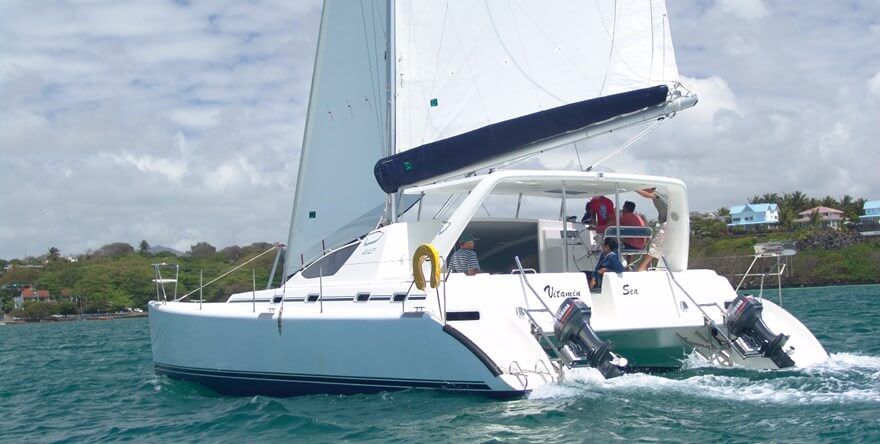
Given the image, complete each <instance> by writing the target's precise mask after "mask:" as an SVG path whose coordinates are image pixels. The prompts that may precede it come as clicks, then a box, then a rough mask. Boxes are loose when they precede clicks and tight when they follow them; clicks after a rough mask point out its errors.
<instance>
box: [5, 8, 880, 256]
mask: <svg viewBox="0 0 880 444" xmlns="http://www.w3.org/2000/svg"><path fill="white" fill-rule="evenodd" d="M667 3H668V9H669V14H670V18H669V20H670V26H671V32H672V38H673V42H674V44H675V50H676V57H677V60H678V66H679V71H680V72H681V74H682V82H683V83H684V84H685V86H687V87H688V88H689V89H691V90H693V91H695V92H696V93H697V94H698V95H699V97H700V103H699V104H698V105H697V106H696V107H695V108H693V109H691V110H687V111H685V112H682V113H680V114H679V115H678V116H676V117H675V118H673V119H670V120H669V121H668V122H666V123H664V124H663V125H661V126H660V127H659V128H658V129H656V130H654V131H652V132H651V133H649V134H647V135H646V136H644V137H643V138H641V139H639V141H638V142H636V143H635V144H634V145H633V146H631V147H630V148H628V149H627V150H626V151H624V152H623V153H621V154H620V155H618V156H616V157H615V158H613V159H612V160H611V161H609V162H608V163H607V164H605V165H604V168H605V169H606V170H608V171H627V172H643V173H647V174H657V175H665V176H672V177H677V178H680V179H682V180H683V181H684V182H685V183H686V184H687V185H688V189H689V204H690V208H691V209H692V210H713V209H716V208H718V207H721V206H726V207H729V206H731V205H737V204H742V203H745V200H746V199H747V198H748V197H750V196H752V195H755V194H763V193H768V192H776V193H780V194H781V193H783V192H790V191H795V190H798V191H802V192H804V193H806V194H808V195H810V196H814V197H824V196H825V195H831V196H833V197H836V198H839V197H841V196H843V195H844V194H849V195H851V196H853V197H865V198H868V199H880V149H878V148H880V147H878V142H877V141H878V140H880V45H878V42H880V2H876V1H870V0H866V1H861V2H860V1H840V2H828V1H824V0H804V1H798V2H791V1H766V0H716V1H712V0H669V1H668V2H667ZM320 9H321V5H320V2H317V1H304V0H299V1H294V2H291V1H282V0H277V1H276V0H252V1H248V2H242V1H239V2H227V1H185V0H178V1H160V0H153V1H149V2H119V1H105V0H88V1H86V0H81V1H65V0H55V1H48V0H45V1H44V0H21V1H19V0H0V171H2V173H0V258H5V259H11V258H20V257H24V256H28V255H33V256H36V255H41V254H45V252H46V251H47V250H48V248H49V247H53V246H54V247H57V248H60V249H61V252H62V254H65V255H76V254H79V253H83V252H85V251H87V250H89V249H97V248H100V247H101V246H102V245H105V244H108V243H111V242H127V243H130V244H132V245H134V246H136V245H137V244H138V243H139V242H140V241H141V240H142V239H144V240H147V241H148V242H149V243H150V244H152V245H164V246H169V247H174V248H177V249H179V250H182V251H186V250H188V249H189V247H190V246H191V245H193V244H195V243H197V242H199V241H207V242H209V243H211V244H213V245H215V246H217V247H219V248H222V247H224V246H228V245H234V244H238V245H246V244H250V243H252V242H258V241H268V242H273V241H280V242H285V241H286V236H287V231H288V228H289V224H290V214H291V206H292V203H293V190H294V186H295V184H296V174H297V168H298V160H299V147H300V144H301V140H302V132H303V127H304V123H305V117H306V116H305V112H306V106H307V104H308V94H309V87H310V81H311V70H312V66H313V63H314V53H315V46H316V39H317V32H318V26H319V20H320ZM625 136H626V134H624V135H619V136H612V137H607V138H603V139H602V140H593V141H590V142H587V143H585V144H581V145H580V148H581V149H582V150H584V149H589V150H595V152H608V151H611V150H613V149H614V148H616V146H617V145H619V144H620V143H622V142H623V140H624V137H625ZM537 162H538V163H539V164H541V165H544V166H548V167H561V166H568V167H571V166H572V165H573V164H572V153H571V151H570V150H568V151H566V150H565V149H560V150H557V151H555V152H551V153H549V154H546V155H544V156H543V157H541V158H539V159H537Z"/></svg>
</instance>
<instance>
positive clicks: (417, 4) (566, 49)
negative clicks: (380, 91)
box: [395, 0, 678, 152]
mask: <svg viewBox="0 0 880 444" xmlns="http://www.w3.org/2000/svg"><path fill="white" fill-rule="evenodd" d="M396 29H397V31H396V33H395V36H396V39H395V40H396V42H395V46H396V53H397V56H396V76H395V88H396V103H397V111H396V138H397V139H396V152H403V151H406V150H409V149H411V148H414V147H419V146H421V145H425V144H428V143H431V142H434V141H437V140H442V139H447V138H450V137H453V136H456V135H459V134H462V133H465V132H468V131H471V130H474V129H477V128H481V127H485V126H488V125H492V124H495V123H498V122H503V121H506V120H510V119H513V118H517V117H520V116H524V115H528V114H532V113H535V112H538V111H543V110H547V109H550V108H556V107H559V106H562V105H566V104H571V103H576V102H580V101H584V100H589V99H593V98H597V97H603V96H607V95H611V94H615V93H621V92H627V91H632V90H636V89H640V88H646V87H651V86H657V85H662V84H666V85H670V84H672V83H674V82H676V81H677V79H678V69H677V67H676V63H675V54H674V52H673V49H672V40H671V37H670V34H669V26H668V21H667V16H666V5H665V2H664V1H663V0H620V1H615V0H595V1H583V0H565V1H553V2H537V1H522V0H519V1H516V0H514V1H500V0H497V1H496V0H483V1H479V0H447V1H418V0H399V1H397V2H396Z"/></svg>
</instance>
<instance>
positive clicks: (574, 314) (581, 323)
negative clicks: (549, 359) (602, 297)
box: [553, 298, 627, 379]
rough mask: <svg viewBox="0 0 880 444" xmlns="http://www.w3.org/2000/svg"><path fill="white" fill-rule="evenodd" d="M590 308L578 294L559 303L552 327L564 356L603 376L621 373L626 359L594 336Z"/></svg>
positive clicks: (608, 344) (613, 375)
mask: <svg viewBox="0 0 880 444" xmlns="http://www.w3.org/2000/svg"><path fill="white" fill-rule="evenodd" d="M592 314H593V311H592V310H591V309H590V306H589V305H587V304H585V303H584V302H583V301H581V300H580V299H578V298H567V299H566V300H565V301H563V302H562V305H561V306H559V311H558V312H557V313H556V321H555V322H554V324H553V330H554V333H555V334H556V338H557V339H558V340H559V344H560V346H561V347H562V350H561V351H562V353H564V354H566V357H565V359H566V360H567V361H568V362H569V363H574V364H575V365H574V366H577V364H579V363H583V365H589V366H591V367H595V368H596V369H598V370H599V372H600V373H602V376H604V377H605V379H611V378H615V377H618V376H620V375H622V374H623V369H624V368H625V367H626V364H627V361H626V359H625V358H623V357H621V356H618V355H617V354H615V353H613V352H612V351H611V350H612V349H613V345H612V344H611V343H610V342H608V341H603V340H601V339H599V337H598V336H596V332H594V331H593V328H592V327H591V326H590V317H591V316H592Z"/></svg>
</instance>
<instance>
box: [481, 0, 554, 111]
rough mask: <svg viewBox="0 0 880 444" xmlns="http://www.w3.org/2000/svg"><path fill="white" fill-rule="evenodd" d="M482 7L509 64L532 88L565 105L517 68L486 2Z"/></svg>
mask: <svg viewBox="0 0 880 444" xmlns="http://www.w3.org/2000/svg"><path fill="white" fill-rule="evenodd" d="M483 5H484V6H485V7H486V15H487V16H488V17H489V24H491V25H492V31H493V32H494V33H495V37H496V38H497V39H498V44H500V45H501V48H502V49H503V50H504V53H505V54H507V55H508V56H509V57H510V63H511V64H513V67H514V68H516V70H517V71H519V72H520V74H522V75H523V76H524V77H525V78H526V80H528V81H529V83H531V84H532V85H533V86H534V87H536V88H538V89H540V90H541V91H543V92H544V93H545V94H547V95H548V96H550V97H553V98H554V99H556V100H558V101H559V102H561V103H565V104H567V103H568V102H567V101H565V100H564V99H562V98H561V97H559V96H557V95H556V94H553V93H552V92H550V91H548V90H547V89H546V88H544V87H543V86H541V85H540V84H538V82H537V81H535V79H533V78H532V76H530V75H529V74H528V73H526V72H525V71H524V70H523V69H522V67H521V66H519V63H517V61H516V57H514V56H513V54H511V52H510V50H509V49H508V48H507V45H505V44H504V39H503V38H501V33H500V32H498V26H497V25H496V24H495V19H494V18H493V17H492V11H491V10H490V9H489V3H488V1H487V0H484V1H483Z"/></svg>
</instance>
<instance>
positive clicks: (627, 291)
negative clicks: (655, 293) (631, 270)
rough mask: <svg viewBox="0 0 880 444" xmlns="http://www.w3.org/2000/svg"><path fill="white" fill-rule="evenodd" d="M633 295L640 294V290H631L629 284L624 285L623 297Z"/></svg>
mask: <svg viewBox="0 0 880 444" xmlns="http://www.w3.org/2000/svg"><path fill="white" fill-rule="evenodd" d="M631 294H639V289H638V288H630V286H629V284H624V285H623V295H624V296H628V295H631Z"/></svg>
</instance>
